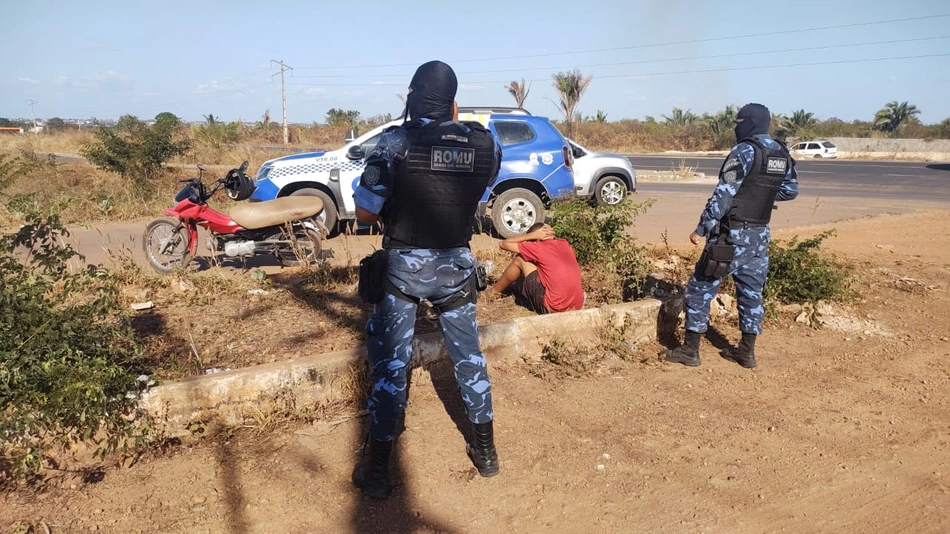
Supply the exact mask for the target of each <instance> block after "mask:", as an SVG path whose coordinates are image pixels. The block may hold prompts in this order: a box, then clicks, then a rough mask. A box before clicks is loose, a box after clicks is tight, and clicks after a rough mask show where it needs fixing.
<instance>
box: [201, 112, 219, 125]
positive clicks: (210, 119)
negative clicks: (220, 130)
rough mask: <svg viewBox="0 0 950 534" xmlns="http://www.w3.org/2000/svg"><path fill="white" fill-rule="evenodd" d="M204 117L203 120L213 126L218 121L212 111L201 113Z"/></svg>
mask: <svg viewBox="0 0 950 534" xmlns="http://www.w3.org/2000/svg"><path fill="white" fill-rule="evenodd" d="M202 117H204V118H205V122H206V123H208V126H214V124H215V123H217V122H218V118H217V117H215V116H214V113H208V114H207V115H202Z"/></svg>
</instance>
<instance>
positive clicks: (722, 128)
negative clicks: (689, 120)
mask: <svg viewBox="0 0 950 534" xmlns="http://www.w3.org/2000/svg"><path fill="white" fill-rule="evenodd" d="M673 110H674V112H673V114H674V115H675V114H676V111H675V110H676V108H673ZM687 113H688V112H687ZM736 113H737V111H736V107H735V106H726V109H724V110H722V111H720V112H719V113H716V114H715V115H707V116H705V117H703V120H704V122H705V123H706V126H708V127H709V130H710V131H711V132H712V133H713V134H715V135H717V136H719V135H723V134H727V133H731V132H732V130H733V129H734V128H735V126H736Z"/></svg>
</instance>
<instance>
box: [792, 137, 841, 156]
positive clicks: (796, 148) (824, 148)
mask: <svg viewBox="0 0 950 534" xmlns="http://www.w3.org/2000/svg"><path fill="white" fill-rule="evenodd" d="M791 152H792V155H793V156H800V157H805V158H815V159H821V158H837V157H838V147H836V146H835V145H834V143H832V142H831V141H802V142H800V143H795V144H794V145H793V146H792V148H791Z"/></svg>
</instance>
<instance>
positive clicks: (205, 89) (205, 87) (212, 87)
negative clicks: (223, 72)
mask: <svg viewBox="0 0 950 534" xmlns="http://www.w3.org/2000/svg"><path fill="white" fill-rule="evenodd" d="M222 88H223V87H222V85H221V84H220V83H219V82H218V80H211V81H210V82H208V83H203V84H201V85H199V86H198V87H196V88H195V90H194V91H192V92H193V93H198V94H206V93H214V92H217V91H220V90H221V89H222Z"/></svg>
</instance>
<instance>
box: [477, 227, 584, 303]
mask: <svg viewBox="0 0 950 534" xmlns="http://www.w3.org/2000/svg"><path fill="white" fill-rule="evenodd" d="M500 246H501V248H502V249H503V250H507V251H509V252H514V253H516V254H518V255H517V256H516V257H515V259H514V260H512V261H511V263H509V264H508V266H507V267H505V270H504V272H502V273H501V277H499V278H498V281H497V282H495V285H493V286H492V287H490V288H489V289H488V292H489V293H491V294H496V295H497V294H500V293H502V292H503V291H504V290H505V289H507V288H508V286H512V291H513V292H514V294H515V299H516V300H517V301H520V303H521V304H522V305H524V306H525V307H527V308H529V309H531V310H534V311H535V312H537V313H542V314H543V313H552V312H562V311H568V310H579V309H581V308H583V307H584V290H583V289H582V288H581V268H580V267H579V266H578V265H577V258H576V257H575V256H574V249H572V248H571V245H570V243H568V242H567V241H566V240H564V239H557V238H556V237H555V235H554V229H553V228H551V227H550V226H548V225H547V224H544V223H535V224H534V225H532V226H531V228H529V229H528V232H527V233H525V234H523V235H519V236H515V237H509V238H508V239H505V240H504V241H502V242H501V243H500Z"/></svg>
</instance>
